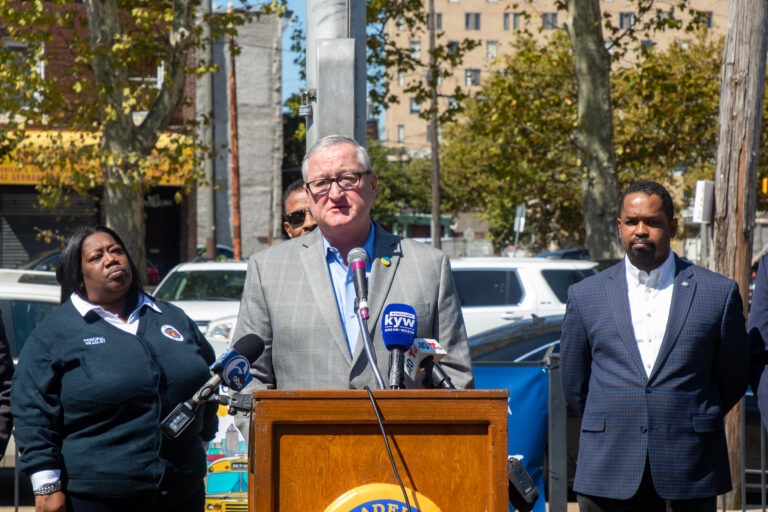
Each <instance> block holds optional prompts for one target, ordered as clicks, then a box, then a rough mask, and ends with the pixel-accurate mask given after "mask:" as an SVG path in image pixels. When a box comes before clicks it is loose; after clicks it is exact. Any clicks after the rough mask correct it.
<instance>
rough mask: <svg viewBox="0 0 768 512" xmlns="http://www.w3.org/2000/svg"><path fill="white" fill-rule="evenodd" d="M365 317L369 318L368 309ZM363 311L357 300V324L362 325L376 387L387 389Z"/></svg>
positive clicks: (365, 346) (366, 352)
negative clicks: (377, 363)
mask: <svg viewBox="0 0 768 512" xmlns="http://www.w3.org/2000/svg"><path fill="white" fill-rule="evenodd" d="M363 311H364V312H365V317H366V318H367V317H368V309H367V308H366V309H365V310H363ZM363 311H361V309H360V308H359V307H357V300H355V314H356V316H357V323H358V324H359V325H360V334H362V335H363V348H364V349H365V355H366V357H367V358H368V364H370V365H371V369H372V370H373V375H374V376H375V377H376V385H377V386H378V388H379V389H387V388H386V387H385V386H384V379H383V378H382V377H381V372H379V367H378V366H377V365H376V354H375V353H374V352H373V343H371V336H370V335H369V334H368V326H367V325H366V324H365V320H364V319H363Z"/></svg>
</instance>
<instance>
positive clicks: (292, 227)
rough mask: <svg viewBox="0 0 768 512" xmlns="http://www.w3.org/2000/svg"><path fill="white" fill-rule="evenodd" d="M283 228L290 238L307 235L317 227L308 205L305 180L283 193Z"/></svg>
mask: <svg viewBox="0 0 768 512" xmlns="http://www.w3.org/2000/svg"><path fill="white" fill-rule="evenodd" d="M283 219H284V220H283V228H284V229H285V232H286V233H287V234H288V238H296V237H299V236H301V235H306V234H307V233H309V232H311V231H312V230H313V229H315V228H316V227H317V222H315V218H314V217H313V216H312V212H311V211H310V210H309V206H308V204H307V191H306V190H305V189H304V180H301V179H299V180H296V181H294V182H293V183H291V184H290V185H288V188H286V189H285V192H283Z"/></svg>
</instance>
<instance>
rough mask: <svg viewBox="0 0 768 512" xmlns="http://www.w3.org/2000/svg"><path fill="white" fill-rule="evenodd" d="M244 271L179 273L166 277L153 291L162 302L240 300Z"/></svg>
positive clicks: (243, 283)
mask: <svg viewBox="0 0 768 512" xmlns="http://www.w3.org/2000/svg"><path fill="white" fill-rule="evenodd" d="M244 285H245V270H198V271H194V272H185V271H179V272H174V273H172V274H171V275H169V276H168V278H167V279H166V281H165V282H164V283H163V284H162V286H160V287H159V288H158V289H157V290H155V297H157V298H159V299H163V300H206V299H207V300H211V299H220V300H240V296H241V295H242V294H243V286H244Z"/></svg>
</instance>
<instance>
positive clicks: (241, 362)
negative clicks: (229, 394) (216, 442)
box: [160, 334, 264, 439]
mask: <svg viewBox="0 0 768 512" xmlns="http://www.w3.org/2000/svg"><path fill="white" fill-rule="evenodd" d="M262 352H264V340H262V339H261V338H260V337H259V336H257V335H256V334H246V335H245V336H243V337H242V338H240V339H239V340H237V341H236V342H235V344H234V345H232V348H230V349H229V350H227V351H226V352H224V353H223V354H222V355H221V356H219V358H218V359H216V361H214V363H213V364H212V365H211V366H210V370H211V373H212V374H213V375H211V378H210V379H208V381H207V382H206V383H205V384H203V385H202V387H201V388H200V389H198V390H197V392H196V393H195V394H194V395H193V396H192V398H190V399H189V400H187V401H186V402H182V403H180V404H179V405H177V406H176V408H175V409H174V410H173V411H172V412H171V413H170V414H169V415H168V416H166V418H165V419H164V420H163V421H162V422H161V423H160V431H161V432H162V433H163V435H164V436H165V437H167V438H169V439H173V438H176V437H178V436H179V434H181V433H182V432H183V431H184V429H185V428H187V427H188V426H189V424H190V423H192V422H193V421H194V419H195V413H196V412H197V408H198V407H199V406H200V404H201V403H203V402H207V401H209V400H210V399H211V397H212V396H214V394H215V391H216V389H217V388H218V387H219V384H221V383H222V381H223V382H224V384H226V385H227V386H229V387H230V388H232V389H234V390H235V391H240V390H241V389H243V387H245V385H246V384H248V382H249V381H250V380H251V373H250V368H251V364H253V362H254V361H256V359H258V358H259V356H260V355H261V353H262Z"/></svg>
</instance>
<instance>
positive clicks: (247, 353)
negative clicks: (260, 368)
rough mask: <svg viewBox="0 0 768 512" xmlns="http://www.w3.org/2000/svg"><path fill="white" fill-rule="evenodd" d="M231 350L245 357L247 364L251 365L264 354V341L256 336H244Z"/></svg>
mask: <svg viewBox="0 0 768 512" xmlns="http://www.w3.org/2000/svg"><path fill="white" fill-rule="evenodd" d="M232 348H233V349H235V351H237V353H238V354H240V355H241V356H243V357H245V358H246V359H247V360H248V362H249V363H253V362H254V361H255V360H256V359H258V358H259V356H260V355H261V353H262V352H264V340H262V339H261V338H260V337H259V336H258V335H256V334H253V333H251V334H246V335H245V336H243V337H242V338H240V339H239V340H237V341H236V342H235V343H234V345H232Z"/></svg>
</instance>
